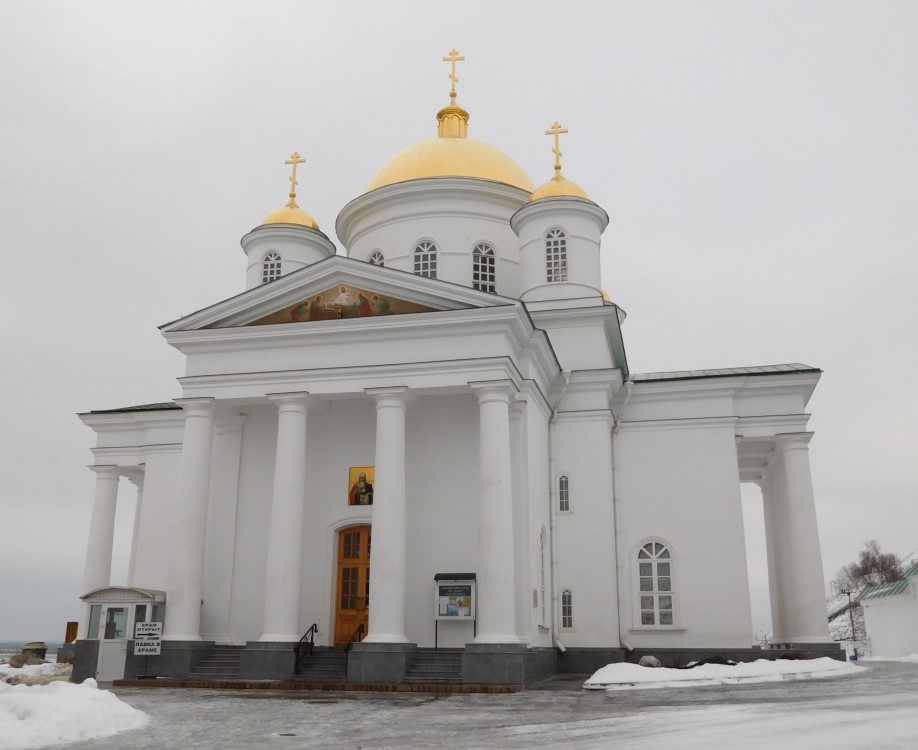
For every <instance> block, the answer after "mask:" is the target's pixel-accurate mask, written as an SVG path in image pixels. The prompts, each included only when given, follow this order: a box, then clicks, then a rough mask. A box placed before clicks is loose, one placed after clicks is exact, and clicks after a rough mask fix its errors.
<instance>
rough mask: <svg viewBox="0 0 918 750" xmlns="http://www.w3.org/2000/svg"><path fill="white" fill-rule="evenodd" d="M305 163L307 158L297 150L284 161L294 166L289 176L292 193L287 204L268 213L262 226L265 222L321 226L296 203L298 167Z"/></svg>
mask: <svg viewBox="0 0 918 750" xmlns="http://www.w3.org/2000/svg"><path fill="white" fill-rule="evenodd" d="M305 163H306V160H305V159H303V158H301V157H300V155H299V154H298V153H297V152H296V151H294V152H293V154H291V156H290V158H289V159H287V160H286V161H285V162H284V164H289V165H290V166H291V167H292V168H293V169H292V172H291V174H290V177H289V178H288V179H289V180H290V195H289V196H288V197H289V198H290V200H288V201H287V205H285V206H281V207H280V208H279V209H277V211H272V212H271V213H270V214H268V217H267V218H266V219H265V220H264V221H263V222H261V225H262V226H264V225H265V224H295V225H297V226H301V227H309V228H310V229H316V230H317V229H318V228H319V225H318V224H317V223H316V220H315V219H313V218H312V217H311V216H310V215H309V214H307V213H306V212H305V211H304V210H303V209H302V208H300V207H299V206H298V205H297V204H296V186H297V185H298V184H299V183H298V182H297V180H296V168H297V166H299V165H300V164H305Z"/></svg>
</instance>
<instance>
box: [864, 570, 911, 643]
mask: <svg viewBox="0 0 918 750" xmlns="http://www.w3.org/2000/svg"><path fill="white" fill-rule="evenodd" d="M858 602H859V603H860V605H861V607H862V608H863V610H864V623H865V625H866V628H867V637H868V638H869V639H870V652H871V654H872V655H874V656H887V657H899V656H909V655H911V654H918V562H916V563H915V564H913V565H912V566H911V567H909V568H908V570H906V571H905V577H904V578H903V579H902V580H901V581H894V582H893V583H881V584H878V585H876V586H868V587H867V588H866V589H864V591H863V592H862V593H861V595H860V596H859V597H858Z"/></svg>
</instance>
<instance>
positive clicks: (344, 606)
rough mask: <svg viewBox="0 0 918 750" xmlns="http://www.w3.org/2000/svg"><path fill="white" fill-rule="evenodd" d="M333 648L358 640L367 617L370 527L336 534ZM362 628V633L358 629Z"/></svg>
mask: <svg viewBox="0 0 918 750" xmlns="http://www.w3.org/2000/svg"><path fill="white" fill-rule="evenodd" d="M335 591H336V596H335V647H336V648H344V647H345V646H347V644H348V643H350V642H351V640H354V641H362V640H363V639H364V636H366V634H367V627H368V624H369V616H370V527H369V526H352V527H350V528H348V529H344V530H343V531H339V532H338V585H337V588H336V589H335ZM361 626H363V630H362V631H361V630H360V628H361Z"/></svg>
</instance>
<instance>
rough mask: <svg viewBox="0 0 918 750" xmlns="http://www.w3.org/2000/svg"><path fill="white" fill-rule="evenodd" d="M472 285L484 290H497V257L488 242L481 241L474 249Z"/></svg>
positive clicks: (492, 291)
mask: <svg viewBox="0 0 918 750" xmlns="http://www.w3.org/2000/svg"><path fill="white" fill-rule="evenodd" d="M472 286H473V287H474V288H475V289H479V290H480V291H482V292H491V293H492V294H493V293H494V292H496V291H497V257H496V255H495V253H494V248H493V247H491V246H490V245H489V244H488V243H487V242H479V243H478V244H477V245H475V249H474V250H473V251H472Z"/></svg>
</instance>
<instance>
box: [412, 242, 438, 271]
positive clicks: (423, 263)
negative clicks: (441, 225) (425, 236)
mask: <svg viewBox="0 0 918 750" xmlns="http://www.w3.org/2000/svg"><path fill="white" fill-rule="evenodd" d="M414 272H415V273H416V274H417V275H418V276H426V277H427V278H429V279H435V278H437V246H436V245H435V244H434V243H433V242H429V241H427V240H423V241H421V242H419V243H418V244H417V247H415V248H414Z"/></svg>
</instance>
